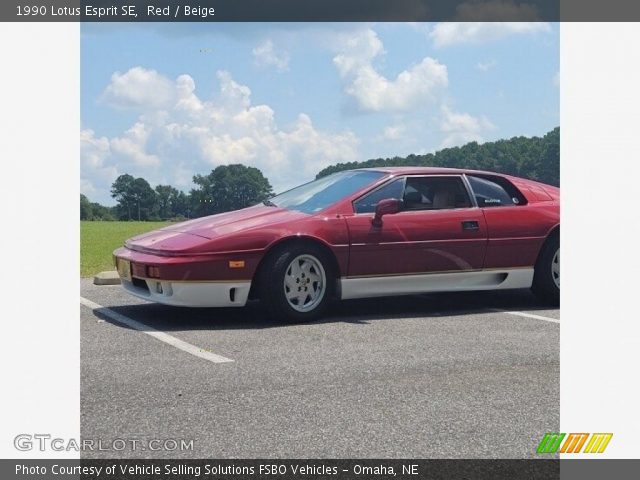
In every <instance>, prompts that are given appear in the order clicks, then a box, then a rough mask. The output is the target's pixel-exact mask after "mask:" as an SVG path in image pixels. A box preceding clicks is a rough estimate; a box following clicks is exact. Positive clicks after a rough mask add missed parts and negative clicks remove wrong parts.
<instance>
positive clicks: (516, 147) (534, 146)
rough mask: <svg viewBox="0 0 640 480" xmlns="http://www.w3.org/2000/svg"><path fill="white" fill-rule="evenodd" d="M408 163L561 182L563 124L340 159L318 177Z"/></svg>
mask: <svg viewBox="0 0 640 480" xmlns="http://www.w3.org/2000/svg"><path fill="white" fill-rule="evenodd" d="M407 165H412V166H427V167H456V168H470V169H477V170H489V171H494V172H500V173H506V174H510V175H516V176H520V177H524V178H531V179H532V180H538V181H540V182H544V183H548V184H550V185H560V127H556V128H554V129H553V130H552V131H550V132H548V133H547V134H546V135H545V136H544V137H542V138H541V137H530V138H528V137H513V138H511V139H509V140H498V141H496V142H487V143H483V144H482V145H480V144H478V143H477V142H470V143H467V144H466V145H463V146H461V147H453V148H445V149H443V150H440V151H438V152H436V153H428V154H426V155H409V156H408V157H404V158H402V157H394V158H386V159H382V158H376V159H371V160H367V161H364V162H349V163H338V164H336V165H331V166H329V167H327V168H325V169H324V170H322V171H320V173H318V175H317V176H316V178H320V177H324V176H326V175H330V174H332V173H335V172H340V171H342V170H350V169H353V168H363V167H382V166H407Z"/></svg>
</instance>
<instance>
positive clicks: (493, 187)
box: [467, 175, 521, 208]
mask: <svg viewBox="0 0 640 480" xmlns="http://www.w3.org/2000/svg"><path fill="white" fill-rule="evenodd" d="M467 178H468V179H469V184H470V185H471V189H472V190H473V194H474V195H475V197H476V202H478V206H479V207H483V208H486V207H503V206H507V205H518V204H519V203H521V199H520V198H519V195H517V194H516V192H514V191H512V192H508V191H507V188H506V187H507V185H505V186H503V185H500V184H499V183H498V180H494V179H489V178H485V177H477V176H474V175H467Z"/></svg>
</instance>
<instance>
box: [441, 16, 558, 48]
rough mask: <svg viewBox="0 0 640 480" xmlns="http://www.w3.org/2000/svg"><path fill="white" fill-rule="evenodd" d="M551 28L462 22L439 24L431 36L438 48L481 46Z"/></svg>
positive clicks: (534, 24)
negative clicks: (510, 36) (466, 45)
mask: <svg viewBox="0 0 640 480" xmlns="http://www.w3.org/2000/svg"><path fill="white" fill-rule="evenodd" d="M549 31H551V27H550V26H549V24H548V23H542V22H461V23H438V24H437V25H436V26H435V27H434V28H433V30H431V33H430V34H429V36H430V37H431V39H432V40H433V44H434V45H435V46H436V47H438V48H441V47H448V46H451V45H457V44H480V43H485V42H490V41H493V40H498V39H501V38H504V37H506V36H508V35H515V34H534V33H540V32H549Z"/></svg>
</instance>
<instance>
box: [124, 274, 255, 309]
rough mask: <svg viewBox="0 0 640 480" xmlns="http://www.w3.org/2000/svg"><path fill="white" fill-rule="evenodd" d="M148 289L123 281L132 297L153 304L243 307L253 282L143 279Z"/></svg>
mask: <svg viewBox="0 0 640 480" xmlns="http://www.w3.org/2000/svg"><path fill="white" fill-rule="evenodd" d="M140 281H144V282H145V283H146V284H147V288H144V287H142V286H138V285H134V284H133V283H132V282H129V281H127V280H124V279H123V280H122V286H123V287H124V289H125V290H126V291H127V292H129V293H130V294H131V295H134V296H136V297H138V298H142V299H143V300H148V301H150V302H157V303H163V304H165V305H174V306H178V307H243V306H244V305H245V304H246V303H247V298H249V290H250V289H251V282H171V281H161V280H151V279H147V280H140Z"/></svg>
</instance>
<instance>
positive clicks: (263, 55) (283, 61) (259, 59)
mask: <svg viewBox="0 0 640 480" xmlns="http://www.w3.org/2000/svg"><path fill="white" fill-rule="evenodd" d="M252 53H253V58H254V63H255V64H256V66H258V67H265V68H268V67H274V68H275V69H276V70H278V71H279V72H284V71H286V70H288V69H289V54H288V53H287V52H285V51H276V48H275V46H274V44H273V42H272V41H271V40H270V39H267V40H265V41H264V42H262V43H261V44H260V45H258V46H257V47H255V48H254V49H253V51H252Z"/></svg>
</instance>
